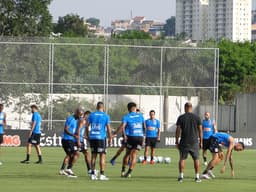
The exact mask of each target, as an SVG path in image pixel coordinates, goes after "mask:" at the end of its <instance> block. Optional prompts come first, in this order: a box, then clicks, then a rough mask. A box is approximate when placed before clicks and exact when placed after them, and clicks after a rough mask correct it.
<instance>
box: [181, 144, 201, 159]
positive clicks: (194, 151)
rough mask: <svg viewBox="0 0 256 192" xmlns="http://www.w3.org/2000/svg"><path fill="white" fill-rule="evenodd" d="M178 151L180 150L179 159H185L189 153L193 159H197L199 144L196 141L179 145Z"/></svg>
mask: <svg viewBox="0 0 256 192" xmlns="http://www.w3.org/2000/svg"><path fill="white" fill-rule="evenodd" d="M179 151H180V158H181V159H183V160H184V159H187V157H188V154H190V155H191V157H192V158H193V160H198V159H199V144H198V143H196V144H194V145H192V146H189V147H188V146H182V145H180V146H179Z"/></svg>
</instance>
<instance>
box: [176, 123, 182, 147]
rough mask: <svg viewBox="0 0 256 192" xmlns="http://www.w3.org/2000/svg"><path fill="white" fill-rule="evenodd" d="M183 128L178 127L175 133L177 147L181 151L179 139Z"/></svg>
mask: <svg viewBox="0 0 256 192" xmlns="http://www.w3.org/2000/svg"><path fill="white" fill-rule="evenodd" d="M180 132H181V128H180V125H177V127H176V132H175V145H176V147H177V148H178V149H179V143H180V142H179V137H180Z"/></svg>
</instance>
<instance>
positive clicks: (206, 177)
mask: <svg viewBox="0 0 256 192" xmlns="http://www.w3.org/2000/svg"><path fill="white" fill-rule="evenodd" d="M201 179H211V177H209V175H208V174H203V175H201Z"/></svg>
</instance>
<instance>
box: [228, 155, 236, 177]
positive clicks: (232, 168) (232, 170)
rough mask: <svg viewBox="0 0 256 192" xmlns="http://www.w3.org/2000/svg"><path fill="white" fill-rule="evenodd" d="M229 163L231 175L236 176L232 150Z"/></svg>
mask: <svg viewBox="0 0 256 192" xmlns="http://www.w3.org/2000/svg"><path fill="white" fill-rule="evenodd" d="M229 165H230V169H231V176H235V171H234V161H233V158H232V152H231V155H230V157H229Z"/></svg>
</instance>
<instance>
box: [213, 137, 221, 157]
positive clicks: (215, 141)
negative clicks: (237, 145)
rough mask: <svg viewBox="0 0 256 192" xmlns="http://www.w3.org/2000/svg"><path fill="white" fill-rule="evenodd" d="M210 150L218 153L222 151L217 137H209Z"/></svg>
mask: <svg viewBox="0 0 256 192" xmlns="http://www.w3.org/2000/svg"><path fill="white" fill-rule="evenodd" d="M210 151H211V153H219V152H220V151H222V149H221V146H220V145H219V142H218V139H217V138H215V137H213V136H211V137H210Z"/></svg>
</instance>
